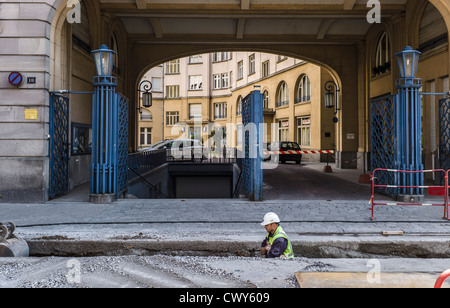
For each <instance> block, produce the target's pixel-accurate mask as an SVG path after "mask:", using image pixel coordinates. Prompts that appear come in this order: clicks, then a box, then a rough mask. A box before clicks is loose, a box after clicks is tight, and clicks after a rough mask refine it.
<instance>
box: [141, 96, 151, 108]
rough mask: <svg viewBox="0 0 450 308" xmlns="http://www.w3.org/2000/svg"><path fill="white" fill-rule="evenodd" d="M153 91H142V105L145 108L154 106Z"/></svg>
mask: <svg viewBox="0 0 450 308" xmlns="http://www.w3.org/2000/svg"><path fill="white" fill-rule="evenodd" d="M152 104H153V102H152V93H150V92H144V93H142V106H144V107H145V108H150V107H151V106H152Z"/></svg>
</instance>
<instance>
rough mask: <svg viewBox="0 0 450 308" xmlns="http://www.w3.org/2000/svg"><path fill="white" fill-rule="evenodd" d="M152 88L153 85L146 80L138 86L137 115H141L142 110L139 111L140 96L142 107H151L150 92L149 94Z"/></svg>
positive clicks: (151, 98)
mask: <svg viewBox="0 0 450 308" xmlns="http://www.w3.org/2000/svg"><path fill="white" fill-rule="evenodd" d="M152 88H153V84H152V83H151V82H150V81H148V80H144V81H142V82H141V84H140V85H139V88H138V99H139V103H138V110H139V113H140V114H142V110H141V102H140V99H141V95H142V106H143V107H144V108H150V107H151V106H152V105H153V101H152V100H153V97H152V92H150V91H151V90H152Z"/></svg>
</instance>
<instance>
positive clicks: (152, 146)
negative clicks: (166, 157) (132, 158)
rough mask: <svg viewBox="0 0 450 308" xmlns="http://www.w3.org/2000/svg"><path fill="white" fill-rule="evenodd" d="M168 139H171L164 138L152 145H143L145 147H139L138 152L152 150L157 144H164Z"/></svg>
mask: <svg viewBox="0 0 450 308" xmlns="http://www.w3.org/2000/svg"><path fill="white" fill-rule="evenodd" d="M169 141H172V140H168V139H166V140H163V141H160V142H157V143H155V144H152V145H150V146H147V147H145V148H141V149H139V150H138V152H148V151H154V150H157V149H158V147H159V146H161V145H163V144H166V143H167V142H169Z"/></svg>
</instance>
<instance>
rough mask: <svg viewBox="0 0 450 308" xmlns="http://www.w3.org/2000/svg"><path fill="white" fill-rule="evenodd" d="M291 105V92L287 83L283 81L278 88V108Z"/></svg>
mask: <svg viewBox="0 0 450 308" xmlns="http://www.w3.org/2000/svg"><path fill="white" fill-rule="evenodd" d="M288 105H289V91H288V86H287V84H286V82H284V81H282V82H281V83H280V85H279V86H278V91H277V102H276V107H281V106H288Z"/></svg>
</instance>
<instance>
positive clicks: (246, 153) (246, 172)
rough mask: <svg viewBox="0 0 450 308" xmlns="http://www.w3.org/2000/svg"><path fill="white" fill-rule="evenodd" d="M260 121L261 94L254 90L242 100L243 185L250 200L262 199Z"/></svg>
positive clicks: (261, 113) (261, 117) (261, 115)
mask: <svg viewBox="0 0 450 308" xmlns="http://www.w3.org/2000/svg"><path fill="white" fill-rule="evenodd" d="M262 123H263V99H262V94H261V92H260V91H259V90H255V91H253V92H252V93H250V94H249V95H248V96H247V97H246V98H244V99H243V100H242V124H243V142H244V144H243V160H242V169H243V170H242V174H243V186H244V189H245V190H246V191H247V194H248V197H249V199H250V200H251V201H262V200H263V170H262V155H261V149H262V145H263V144H262V137H263V136H262V131H260V130H261V124H262Z"/></svg>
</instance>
